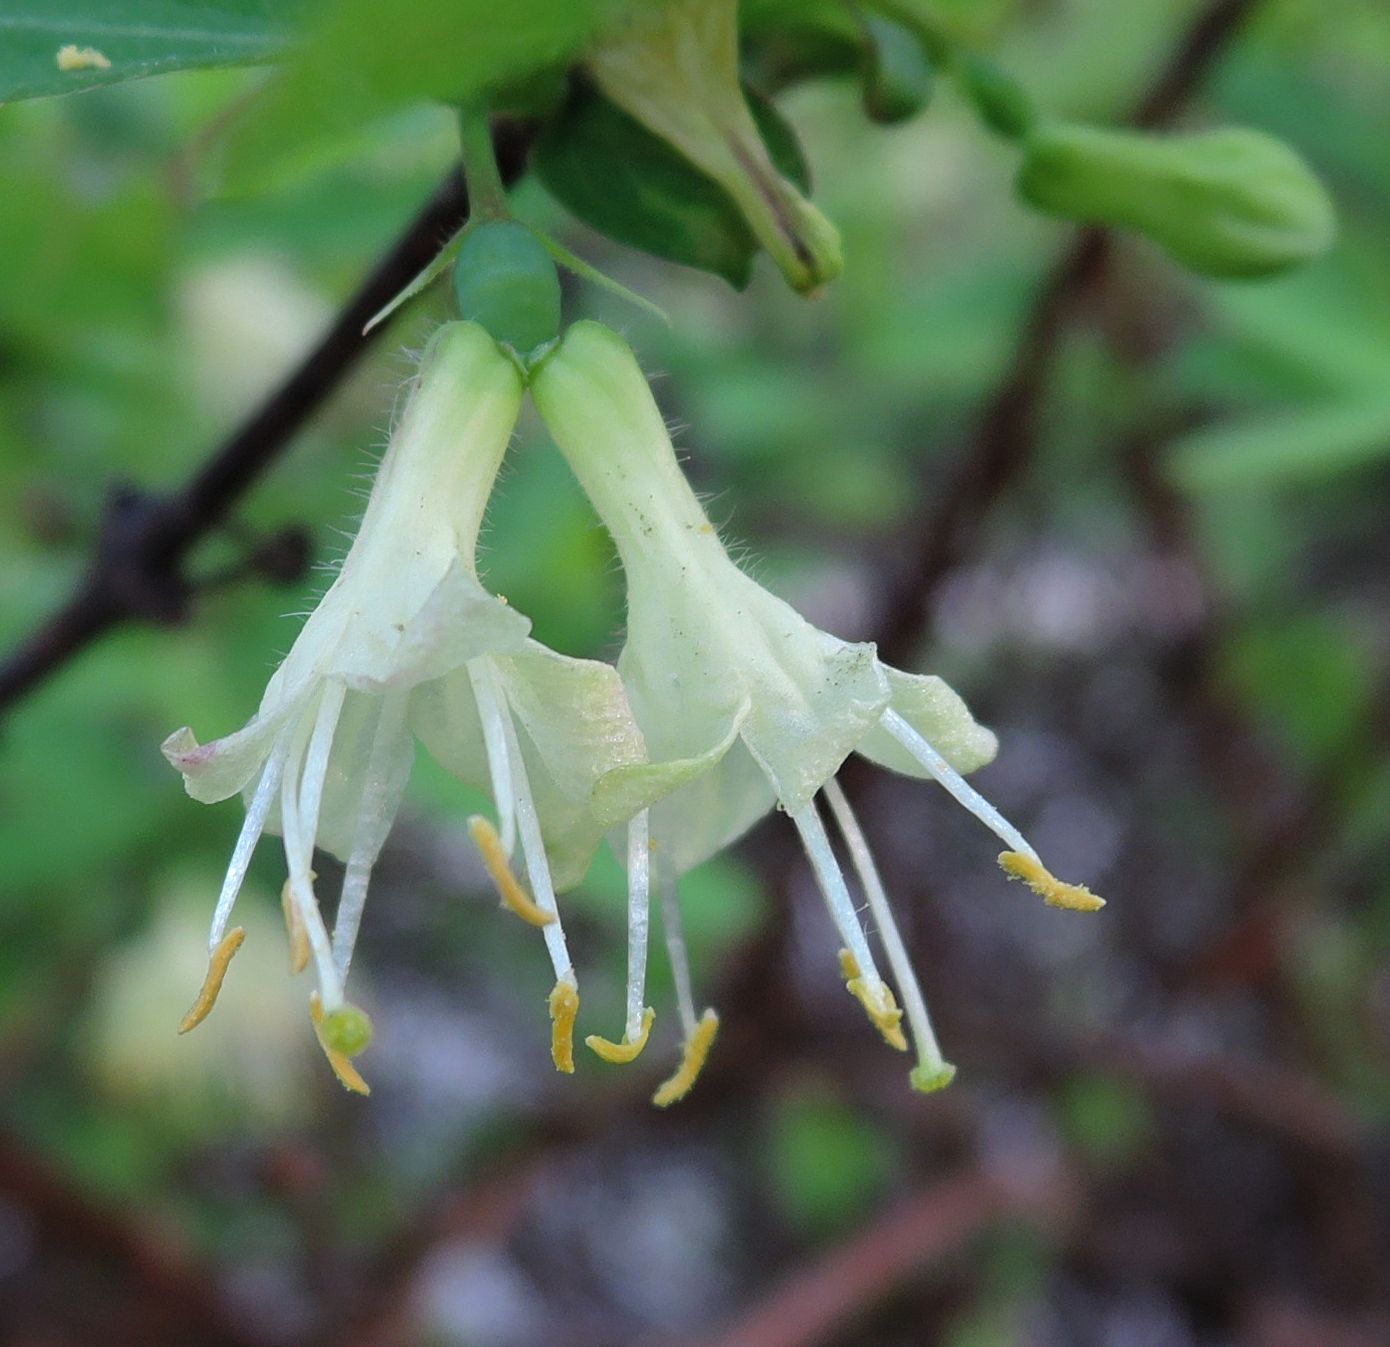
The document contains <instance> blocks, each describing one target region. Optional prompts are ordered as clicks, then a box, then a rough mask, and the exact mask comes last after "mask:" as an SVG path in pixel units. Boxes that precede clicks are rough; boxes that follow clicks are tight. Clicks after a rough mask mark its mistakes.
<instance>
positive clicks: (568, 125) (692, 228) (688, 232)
mask: <svg viewBox="0 0 1390 1347" xmlns="http://www.w3.org/2000/svg"><path fill="white" fill-rule="evenodd" d="M748 99H749V106H750V107H751V108H752V110H753V115H754V118H755V119H756V121H757V123H758V129H759V130H760V131H761V132H762V135H763V139H764V140H765V141H766V142H767V147H768V150H769V152H770V153H771V155H772V158H773V162H774V163H775V164H776V165H777V167H778V169H779V170H780V171H781V172H782V173H784V174H786V176H787V177H788V178H789V179H791V181H792V182H794V183H795V184H796V185H797V186H798V187H800V188H801V189H802V191H807V190H809V186H808V176H809V175H808V173H807V167H806V160H805V158H804V157H803V156H802V153H801V147H800V145H799V144H798V143H797V139H796V133H795V132H794V131H792V129H791V128H790V127H789V126H788V125H787V124H786V122H785V121H783V120H782V118H781V117H780V116H779V115H778V113H777V112H776V110H775V109H774V108H773V107H772V105H771V104H770V103H769V102H767V100H765V99H763V98H760V97H759V96H758V95H757V94H754V93H752V92H751V91H749V93H748ZM532 166H533V167H534V169H535V171H536V174H537V176H538V177H539V178H540V180H541V181H542V182H543V183H544V184H545V186H546V187H547V189H548V190H549V191H550V192H551V194H552V195H553V196H554V197H556V199H557V200H559V201H560V202H561V203H562V204H563V205H565V206H566V207H568V209H569V210H571V211H572V212H573V213H574V214H575V215H577V216H578V217H579V218H580V219H581V220H583V221H584V223H585V224H587V225H590V226H592V227H593V228H594V229H597V230H598V231H599V232H600V233H602V234H606V235H608V237H609V238H613V239H616V240H617V241H618V242H619V243H625V244H627V245H628V246H629V247H633V248H640V249H641V250H642V251H643V252H648V253H651V254H652V255H653V256H655V257H662V258H665V259H666V260H667V261H670V262H680V263H682V264H684V265H685V266H690V267H697V268H699V269H700V270H701V271H710V272H713V273H714V274H715V275H716V276H722V277H723V278H724V279H725V280H726V281H728V282H729V284H730V285H732V286H733V287H734V288H735V289H738V290H742V289H743V288H744V286H746V285H747V284H748V281H749V279H750V277H751V275H752V267H753V258H754V256H755V255H756V253H757V251H758V244H757V240H756V239H755V238H754V237H753V234H752V231H751V230H750V229H749V228H748V226H747V224H745V223H744V219H743V216H742V214H741V213H740V211H739V209H738V207H737V206H736V205H735V204H734V202H733V199H732V198H731V197H730V196H729V195H728V193H727V192H725V191H724V189H723V188H722V187H720V186H719V185H718V184H717V183H715V182H714V181H713V180H712V179H710V178H708V177H706V176H705V175H704V174H703V173H702V172H700V170H699V169H698V168H696V167H695V166H694V165H693V164H692V163H691V162H690V161H689V160H688V159H686V158H685V156H684V155H682V154H681V153H680V152H679V151H678V150H676V149H674V148H673V147H672V146H671V145H669V144H668V143H667V142H666V141H664V140H662V139H661V138H660V137H659V136H657V135H654V134H653V133H652V132H650V131H648V130H647V129H646V127H644V126H642V125H641V124H640V123H639V122H638V121H636V120H635V119H634V118H632V117H629V116H628V114H627V113H626V112H624V111H623V110H622V109H621V108H619V107H617V106H615V105H614V104H613V103H611V102H610V101H609V100H608V99H606V98H604V97H603V95H602V94H600V93H598V92H597V91H596V90H594V89H592V88H589V87H587V86H586V87H582V88H578V89H576V91H575V94H574V96H573V98H571V100H570V102H569V103H568V104H567V105H566V107H565V110H564V111H563V112H562V113H561V115H560V116H559V117H558V118H557V119H556V120H555V121H554V122H553V123H552V124H551V125H550V127H549V128H548V129H547V130H546V132H545V133H544V135H542V137H541V139H540V141H539V142H538V143H537V145H536V149H535V152H534V154H533V156H532Z"/></svg>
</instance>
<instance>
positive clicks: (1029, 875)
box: [999, 851, 1105, 912]
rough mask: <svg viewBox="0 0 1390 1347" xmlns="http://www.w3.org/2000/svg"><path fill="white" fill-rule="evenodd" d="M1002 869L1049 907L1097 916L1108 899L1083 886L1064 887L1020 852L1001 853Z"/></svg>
mask: <svg viewBox="0 0 1390 1347" xmlns="http://www.w3.org/2000/svg"><path fill="white" fill-rule="evenodd" d="M999 866H1000V868H1001V869H1002V870H1003V871H1004V873H1005V874H1006V875H1008V877H1009V878H1010V879H1021V880H1022V881H1023V882H1024V883H1025V884H1026V885H1028V887H1029V888H1030V889H1032V890H1033V892H1034V893H1036V894H1037V895H1038V897H1040V898H1041V899H1042V900H1043V902H1045V903H1046V904H1047V905H1048V906H1049V907H1065V908H1066V909H1067V910H1068V911H1071V912H1095V911H1098V910H1099V909H1100V908H1102V907H1104V906H1105V899H1104V898H1102V897H1101V896H1100V895H1099V894H1095V893H1092V892H1091V891H1090V889H1088V888H1086V887H1085V885H1083V884H1064V883H1062V881H1061V880H1060V879H1058V878H1057V877H1056V876H1055V875H1053V874H1052V872H1051V871H1050V870H1049V869H1048V868H1047V867H1046V866H1045V865H1043V863H1042V862H1041V861H1036V860H1034V859H1033V857H1031V856H1025V855H1024V854H1023V853H1022V852H1021V851H1002V852H1000V853H999Z"/></svg>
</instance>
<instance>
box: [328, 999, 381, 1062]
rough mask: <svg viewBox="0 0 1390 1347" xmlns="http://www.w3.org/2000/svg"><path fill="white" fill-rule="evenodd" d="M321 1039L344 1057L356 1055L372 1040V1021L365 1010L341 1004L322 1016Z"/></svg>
mask: <svg viewBox="0 0 1390 1347" xmlns="http://www.w3.org/2000/svg"><path fill="white" fill-rule="evenodd" d="M321 1032H322V1034H323V1041H324V1043H326V1044H327V1045H328V1046H329V1047H330V1048H332V1049H333V1051H334V1052H341V1053H342V1054H343V1056H344V1057H356V1056H357V1054H358V1053H359V1052H362V1051H364V1050H365V1049H366V1047H367V1045H368V1044H369V1043H370V1042H371V1041H372V1022H371V1020H369V1019H368V1018H367V1015H366V1012H365V1011H361V1010H358V1008H357V1007H356V1006H353V1005H342V1006H339V1007H338V1009H337V1010H330V1011H329V1012H328V1014H326V1015H325V1016H324V1017H323V1025H322V1029H321Z"/></svg>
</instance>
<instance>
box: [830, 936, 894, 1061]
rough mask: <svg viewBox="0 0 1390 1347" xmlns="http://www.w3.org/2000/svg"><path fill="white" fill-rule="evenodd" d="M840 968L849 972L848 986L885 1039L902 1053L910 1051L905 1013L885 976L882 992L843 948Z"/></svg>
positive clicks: (851, 993)
mask: <svg viewBox="0 0 1390 1347" xmlns="http://www.w3.org/2000/svg"><path fill="white" fill-rule="evenodd" d="M840 971H841V972H842V973H843V974H844V975H845V989H846V991H848V992H849V994H850V995H851V996H852V997H854V999H855V1000H856V1001H858V1002H859V1004H860V1005H861V1006H863V1007H864V1009H865V1011H866V1012H867V1013H868V1016H869V1019H870V1020H872V1021H873V1025H874V1028H875V1029H877V1030H878V1031H879V1033H881V1034H882V1035H883V1041H884V1042H885V1043H887V1044H888V1046H889V1047H890V1048H897V1050H898V1051H899V1052H906V1051H907V1036H906V1035H905V1034H904V1033H903V1030H902V1018H903V1013H902V1011H901V1010H899V1009H898V1002H897V999H896V998H895V997H894V995H893V989H892V988H891V987H890V986H889V985H888V984H887V983H886V982H884V981H883V980H882V979H880V980H879V984H878V991H877V994H875V992H874V989H873V988H872V987H871V986H870V985H869V980H868V979H867V978H866V977H864V975H863V974H862V973H861V972H860V970H859V961H858V960H857V959H856V958H855V957H854V955H853V954H851V953H850V952H849V950H847V949H842V950H841V951H840Z"/></svg>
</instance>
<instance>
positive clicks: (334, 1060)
mask: <svg viewBox="0 0 1390 1347" xmlns="http://www.w3.org/2000/svg"><path fill="white" fill-rule="evenodd" d="M309 1019H310V1020H311V1021H313V1025H314V1037H315V1038H317V1039H318V1041H319V1047H321V1048H322V1049H323V1055H324V1056H325V1057H327V1058H328V1065H329V1066H331V1067H332V1068H333V1074H334V1075H335V1076H337V1077H338V1081H339V1083H340V1084H341V1085H342V1087H343V1088H344V1089H345V1090H351V1091H352V1092H353V1094H371V1092H372V1087H371V1086H370V1085H368V1084H367V1082H366V1081H365V1080H363V1079H362V1074H361V1072H359V1071H358V1069H357V1068H356V1067H355V1066H353V1064H352V1060H351V1059H350V1058H349V1057H348V1056H347V1055H346V1054H345V1053H341V1052H339V1051H338V1050H337V1048H334V1047H331V1046H330V1045H329V1043H328V1040H327V1039H326V1038H325V1037H324V1034H323V1002H322V1001H321V1000H319V994H318V992H310V993H309Z"/></svg>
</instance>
